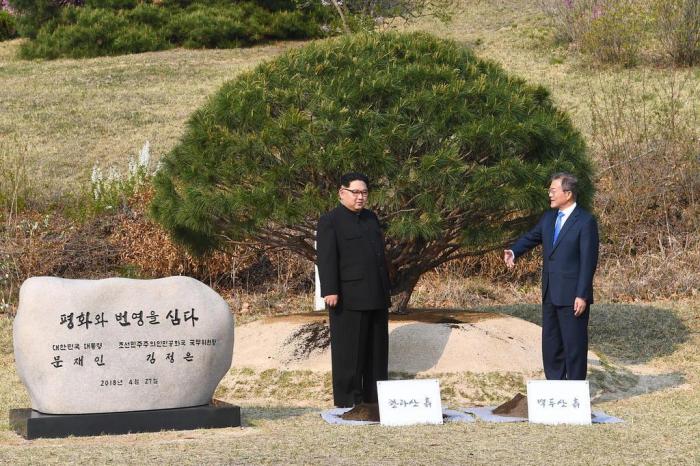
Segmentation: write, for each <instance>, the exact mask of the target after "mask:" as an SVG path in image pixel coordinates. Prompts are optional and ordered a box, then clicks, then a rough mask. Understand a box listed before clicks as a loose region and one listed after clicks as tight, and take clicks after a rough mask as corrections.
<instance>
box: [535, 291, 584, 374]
mask: <svg viewBox="0 0 700 466" xmlns="http://www.w3.org/2000/svg"><path fill="white" fill-rule="evenodd" d="M589 316H590V309H589V308H587V309H586V311H585V312H584V313H583V314H582V315H581V316H579V317H576V316H575V315H574V303H571V306H555V305H554V304H552V301H551V300H550V298H549V291H547V292H546V294H545V297H544V300H543V302H542V362H543V365H544V374H545V376H546V377H547V379H548V380H586V371H587V369H588V318H589Z"/></svg>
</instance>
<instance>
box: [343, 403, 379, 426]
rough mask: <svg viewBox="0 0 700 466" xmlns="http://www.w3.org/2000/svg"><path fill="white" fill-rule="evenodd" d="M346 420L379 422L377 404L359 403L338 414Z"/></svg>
mask: <svg viewBox="0 0 700 466" xmlns="http://www.w3.org/2000/svg"><path fill="white" fill-rule="evenodd" d="M340 417H341V418H342V419H344V420H346V421H371V422H379V405H378V404H376V403H361V404H359V405H357V406H355V407H353V408H352V409H351V410H350V411H348V412H346V413H343V414H342V415H341V416H340Z"/></svg>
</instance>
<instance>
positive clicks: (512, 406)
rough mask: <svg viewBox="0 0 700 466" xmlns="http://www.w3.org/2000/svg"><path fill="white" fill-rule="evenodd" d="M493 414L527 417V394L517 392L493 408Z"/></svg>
mask: <svg viewBox="0 0 700 466" xmlns="http://www.w3.org/2000/svg"><path fill="white" fill-rule="evenodd" d="M493 414H497V415H499V416H505V417H524V418H526V419H527V417H528V414H527V396H525V395H523V394H522V393H518V394H517V395H515V396H514V397H513V398H512V399H511V400H508V401H506V402H505V403H503V404H502V405H500V406H498V407H496V408H494V410H493Z"/></svg>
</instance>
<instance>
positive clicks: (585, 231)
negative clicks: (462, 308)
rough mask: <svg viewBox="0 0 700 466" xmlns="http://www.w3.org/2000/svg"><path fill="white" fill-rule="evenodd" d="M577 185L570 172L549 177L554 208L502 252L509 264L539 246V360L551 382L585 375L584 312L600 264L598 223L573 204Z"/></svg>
mask: <svg viewBox="0 0 700 466" xmlns="http://www.w3.org/2000/svg"><path fill="white" fill-rule="evenodd" d="M577 187H578V181H577V179H576V177H575V176H574V175H572V174H570V173H557V174H556V175H554V176H552V178H551V182H550V185H549V201H550V207H552V210H550V211H548V212H545V214H544V215H543V216H542V218H541V219H540V221H539V222H538V223H537V225H536V226H535V228H533V229H532V230H530V231H529V232H527V233H526V234H524V235H523V236H521V237H520V238H519V239H518V240H517V241H516V242H515V244H514V245H513V246H512V247H511V249H507V250H505V255H504V260H505V262H506V265H507V266H508V267H509V268H510V267H513V266H514V265H515V259H516V258H517V257H520V256H521V255H523V254H524V253H526V252H527V251H529V250H530V249H532V248H534V247H535V246H537V245H539V244H542V262H543V263H542V359H543V363H544V373H545V376H546V377H547V379H550V380H585V379H586V370H587V362H588V361H587V354H588V317H589V314H590V313H589V312H587V311H588V307H589V306H590V305H591V304H593V274H594V273H595V270H596V267H597V265H598V225H597V224H596V221H595V219H594V218H593V216H591V214H590V213H588V212H586V211H585V210H584V209H582V208H581V207H580V206H577V205H576V194H577Z"/></svg>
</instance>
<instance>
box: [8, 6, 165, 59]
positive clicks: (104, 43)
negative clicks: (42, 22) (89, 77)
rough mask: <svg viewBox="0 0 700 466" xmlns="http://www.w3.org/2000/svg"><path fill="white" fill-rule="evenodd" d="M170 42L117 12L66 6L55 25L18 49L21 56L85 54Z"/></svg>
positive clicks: (136, 49)
mask: <svg viewBox="0 0 700 466" xmlns="http://www.w3.org/2000/svg"><path fill="white" fill-rule="evenodd" d="M67 23H68V24H67ZM169 46H170V44H169V43H168V42H167V41H166V40H165V37H163V36H162V35H160V34H159V33H158V31H157V30H155V29H154V28H152V27H150V26H148V25H145V24H135V23H134V22H131V21H129V17H128V16H127V15H124V14H120V13H119V12H115V11H111V10H102V9H91V8H66V9H65V10H64V11H62V12H61V19H60V23H59V25H58V26H56V27H55V29H52V30H51V29H49V28H42V29H41V30H40V31H39V34H38V35H37V37H36V39H35V40H34V41H29V42H25V43H23V44H22V45H21V48H20V53H21V54H22V56H23V57H24V58H49V59H52V58H58V57H64V56H68V57H72V58H84V57H94V56H99V55H121V54H125V53H139V52H148V51H153V50H162V49H165V48H168V47H169Z"/></svg>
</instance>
